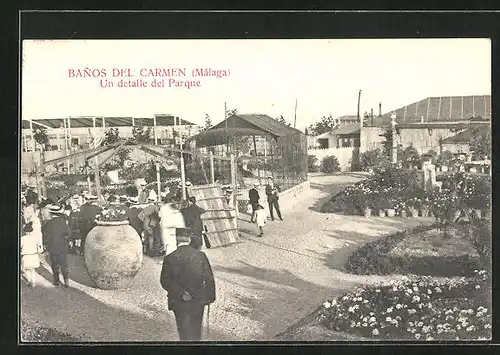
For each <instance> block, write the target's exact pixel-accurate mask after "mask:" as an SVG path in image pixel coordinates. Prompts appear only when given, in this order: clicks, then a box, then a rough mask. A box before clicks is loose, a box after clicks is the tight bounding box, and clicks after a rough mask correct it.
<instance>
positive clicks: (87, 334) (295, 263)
mask: <svg viewBox="0 0 500 355" xmlns="http://www.w3.org/2000/svg"><path fill="white" fill-rule="evenodd" d="M361 178H363V175H360V174H356V173H343V174H336V175H328V176H327V175H320V174H317V175H314V176H311V178H310V180H311V189H310V191H309V192H308V193H307V194H306V195H305V196H303V199H302V201H301V203H299V204H295V205H294V206H292V207H287V206H282V210H283V218H284V221H279V220H278V221H274V222H271V221H269V223H268V225H267V226H266V227H265V229H264V230H265V235H264V237H263V238H259V237H257V236H256V235H257V227H256V225H254V224H250V223H248V220H249V216H247V215H241V216H240V221H239V226H240V230H241V242H239V243H237V244H234V245H231V246H227V247H223V248H217V249H212V250H205V252H206V254H207V255H208V258H209V260H210V262H211V264H212V268H213V271H214V275H215V279H216V287H217V288H216V293H217V300H216V302H215V303H214V304H212V305H211V310H210V318H209V324H210V333H209V334H208V337H205V338H206V339H207V340H219V341H250V340H261V341H262V340H272V339H274V338H275V337H276V335H277V334H280V333H282V332H284V331H285V330H286V329H287V328H288V327H290V326H291V325H293V324H295V323H296V322H298V321H299V320H300V319H302V318H303V317H304V316H306V315H308V314H311V312H313V311H314V310H315V309H317V307H318V305H320V304H322V303H323V302H324V301H326V300H327V299H331V298H332V297H335V296H338V295H340V294H342V293H344V292H346V291H348V290H351V289H353V288H354V287H355V286H356V285H359V284H366V283H374V282H379V281H383V280H387V279H390V278H391V277H385V278H384V277H380V276H356V275H351V274H348V273H346V272H345V271H344V269H343V265H344V263H345V261H346V259H347V257H348V256H349V254H350V253H351V252H352V251H353V250H354V249H356V248H358V247H359V246H361V245H363V244H364V243H367V242H370V241H372V240H374V239H376V238H379V237H380V236H382V235H384V234H386V233H391V232H394V231H396V230H401V229H403V228H409V227H413V226H416V225H418V224H420V223H428V222H430V219H429V220H426V219H422V218H419V219H401V218H398V217H394V218H381V217H371V218H364V217H362V216H342V215H336V214H323V213H320V212H318V211H319V207H320V206H321V205H322V203H324V202H325V201H326V200H327V199H328V197H329V196H331V194H332V193H336V192H338V191H339V190H340V189H342V188H343V187H345V186H346V185H349V184H352V183H354V182H356V181H359V180H360V179H361ZM69 259H70V260H69V263H70V277H71V279H72V284H71V288H69V289H65V288H61V287H55V286H53V285H52V284H51V282H50V280H51V279H52V276H51V274H50V271H49V270H50V267H49V266H48V264H47V263H46V262H45V261H44V262H43V266H42V267H41V268H40V269H39V274H40V276H39V279H40V280H39V285H38V286H37V287H36V288H34V289H31V288H28V287H26V286H24V284H23V285H22V288H21V317H22V319H23V320H26V321H33V322H34V321H38V322H39V323H41V324H43V325H44V326H47V327H50V328H53V329H55V330H57V331H59V332H62V333H65V334H70V335H71V336H74V337H77V338H79V339H81V340H82V341H89V342H100V341H106V342H123V341H154V342H158V341H175V340H178V335H177V330H176V327H175V320H174V317H173V314H172V313H171V312H169V311H168V310H167V302H166V293H165V291H164V290H163V289H162V288H161V286H160V284H159V276H160V270H161V263H160V261H159V260H155V259H151V258H147V257H146V258H145V259H144V263H143V266H142V268H141V270H140V271H139V273H138V275H137V276H136V279H135V283H134V286H133V287H132V288H131V289H129V290H114V291H105V290H100V289H96V288H94V286H93V284H92V282H91V280H90V278H89V277H88V275H87V272H86V269H85V265H84V263H83V259H82V257H80V256H77V255H71V256H70V258H69ZM205 318H206V317H205ZM205 320H206V319H205ZM205 324H206V322H205ZM205 331H206V327H205ZM313 334H314V332H313ZM311 337H314V336H312V335H310V334H309V335H304V340H314V339H307V338H311ZM295 340H297V339H295ZM318 340H319V339H318Z"/></svg>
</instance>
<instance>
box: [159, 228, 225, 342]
mask: <svg viewBox="0 0 500 355" xmlns="http://www.w3.org/2000/svg"><path fill="white" fill-rule="evenodd" d="M190 240H191V238H190V235H189V233H183V234H182V235H179V236H177V244H178V247H177V249H176V250H175V251H174V252H172V253H171V254H168V255H167V256H165V258H164V259H163V267H162V270H161V276H160V283H161V286H162V287H163V289H164V290H166V291H167V292H168V309H169V310H172V311H173V312H174V314H175V320H176V323H177V330H178V331H179V338H180V340H201V325H202V322H203V313H204V310H205V305H209V304H210V303H213V302H214V301H215V281H214V276H213V273H212V268H211V266H210V262H209V261H208V258H207V256H206V255H205V253H203V252H201V251H199V250H196V249H194V248H193V247H191V246H190V245H189V243H190Z"/></svg>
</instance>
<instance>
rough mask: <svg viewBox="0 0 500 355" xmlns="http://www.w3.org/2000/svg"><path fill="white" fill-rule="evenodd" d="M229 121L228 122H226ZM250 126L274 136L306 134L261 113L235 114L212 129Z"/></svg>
mask: <svg viewBox="0 0 500 355" xmlns="http://www.w3.org/2000/svg"><path fill="white" fill-rule="evenodd" d="M226 121H227V122H226ZM226 125H227V128H250V129H254V130H258V131H260V134H270V135H272V136H274V137H276V138H277V137H285V136H290V135H295V134H304V133H303V132H301V131H300V130H298V129H295V128H293V127H290V126H288V125H286V124H283V123H281V122H279V121H277V120H275V119H274V118H272V117H270V116H268V115H265V114H260V113H252V114H239V113H238V114H235V115H232V116H230V117H228V118H227V120H224V121H222V122H220V123H218V124H216V125H215V126H213V127H212V128H210V129H209V131H210V130H214V129H219V128H225V127H226Z"/></svg>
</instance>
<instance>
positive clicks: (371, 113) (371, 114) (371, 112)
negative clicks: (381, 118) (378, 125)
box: [370, 107, 373, 126]
mask: <svg viewBox="0 0 500 355" xmlns="http://www.w3.org/2000/svg"><path fill="white" fill-rule="evenodd" d="M370 119H371V125H372V126H373V107H372V109H371V111H370Z"/></svg>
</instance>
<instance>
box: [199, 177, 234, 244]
mask: <svg viewBox="0 0 500 355" xmlns="http://www.w3.org/2000/svg"><path fill="white" fill-rule="evenodd" d="M191 193H192V194H193V195H194V196H195V197H196V204H197V205H198V206H199V207H201V208H203V209H204V210H205V211H206V212H205V213H204V214H202V215H201V219H202V221H203V225H204V226H206V228H207V232H206V235H207V237H208V240H209V241H210V244H211V245H212V248H216V247H220V246H225V245H230V244H233V243H236V242H238V241H239V240H240V237H239V234H238V223H237V217H236V211H235V210H234V209H233V208H231V207H229V206H228V205H227V202H226V197H225V196H224V193H223V192H222V188H221V186H220V185H218V184H211V185H201V186H193V187H192V189H191Z"/></svg>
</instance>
